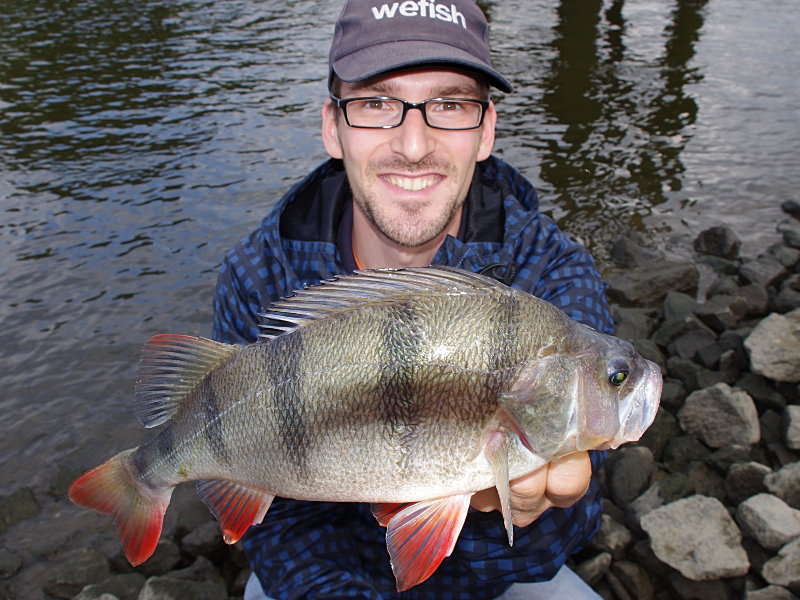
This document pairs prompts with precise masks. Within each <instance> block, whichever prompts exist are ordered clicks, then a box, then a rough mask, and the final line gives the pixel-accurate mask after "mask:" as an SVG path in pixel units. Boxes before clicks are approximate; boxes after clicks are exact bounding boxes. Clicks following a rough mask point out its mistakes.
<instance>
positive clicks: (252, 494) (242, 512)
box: [197, 479, 275, 544]
mask: <svg viewBox="0 0 800 600" xmlns="http://www.w3.org/2000/svg"><path fill="white" fill-rule="evenodd" d="M197 493H198V494H200V498H202V500H203V502H205V503H206V506H208V508H209V509H210V510H211V512H212V513H213V515H214V516H215V517H216V518H217V521H219V527H220V529H221V530H222V538H223V539H224V540H225V543H226V544H235V543H236V542H237V541H239V538H240V537H242V536H243V535H244V532H245V531H247V528H248V527H250V526H251V525H258V524H259V523H261V521H262V520H263V519H264V515H266V514H267V510H269V507H270V504H272V500H273V499H274V498H275V496H274V495H273V494H272V493H270V492H267V491H265V490H255V489H252V488H248V487H245V486H243V485H242V484H239V483H235V482H233V481H227V480H223V479H204V480H201V481H198V482H197Z"/></svg>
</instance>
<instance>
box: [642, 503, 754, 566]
mask: <svg viewBox="0 0 800 600" xmlns="http://www.w3.org/2000/svg"><path fill="white" fill-rule="evenodd" d="M641 525H642V529H644V530H645V531H646V532H647V533H648V535H649V536H650V541H651V546H652V548H653V552H654V553H655V555H656V556H657V557H658V558H659V560H661V561H662V562H664V563H666V564H667V565H669V566H671V567H672V568H674V569H676V570H677V571H679V572H680V573H681V574H682V575H683V576H684V577H687V578H689V579H692V580H694V581H708V580H712V579H720V578H723V577H737V576H739V575H744V574H745V573H747V571H748V570H749V568H750V562H749V561H748V559H747V553H746V552H745V551H744V548H742V544H741V532H740V531H739V528H738V527H737V526H736V523H735V522H734V521H733V519H732V518H731V517H730V515H729V514H728V511H727V510H726V509H725V506H724V505H723V504H722V503H721V502H720V501H719V500H717V499H716V498H708V497H706V496H700V495H695V496H690V497H689V498H684V499H681V500H678V501H676V502H673V503H672V504H667V505H666V506H662V507H660V508H656V509H655V510H653V511H651V512H649V513H647V514H646V515H644V516H643V517H642V519H641Z"/></svg>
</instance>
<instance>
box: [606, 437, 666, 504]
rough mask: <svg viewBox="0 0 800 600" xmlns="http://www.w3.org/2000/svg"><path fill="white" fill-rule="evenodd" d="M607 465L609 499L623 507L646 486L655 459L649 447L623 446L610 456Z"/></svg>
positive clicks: (653, 467)
mask: <svg viewBox="0 0 800 600" xmlns="http://www.w3.org/2000/svg"><path fill="white" fill-rule="evenodd" d="M608 466H609V469H610V471H611V473H610V477H609V479H608V487H609V491H610V493H611V499H612V500H613V501H614V503H615V504H617V505H618V506H620V507H623V508H624V507H625V506H627V505H628V504H629V503H630V502H631V501H632V500H633V499H634V498H636V497H637V496H638V495H639V494H641V493H642V492H643V491H644V490H645V489H646V488H647V486H648V484H649V483H650V477H651V476H652V474H653V471H654V470H655V461H654V460H653V453H652V452H651V451H650V449H649V448H646V447H644V446H624V447H623V448H621V449H619V450H617V452H616V453H615V454H614V455H613V456H612V458H611V459H610V460H609V465H608Z"/></svg>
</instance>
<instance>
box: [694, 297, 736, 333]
mask: <svg viewBox="0 0 800 600" xmlns="http://www.w3.org/2000/svg"><path fill="white" fill-rule="evenodd" d="M747 308H748V306H747V302H746V301H745V300H744V299H743V298H740V297H738V296H728V295H718V296H714V297H712V298H710V299H708V300H707V301H706V302H704V303H703V304H698V305H697V307H696V308H695V310H694V314H696V315H697V316H698V318H699V319H700V320H701V321H702V322H703V323H705V324H706V325H708V326H709V327H711V329H713V330H714V331H717V332H722V331H725V330H726V329H732V328H734V327H735V326H736V324H737V323H738V322H739V321H740V320H741V319H742V318H743V317H744V316H745V314H747Z"/></svg>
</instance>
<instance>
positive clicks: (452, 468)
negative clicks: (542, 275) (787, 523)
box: [70, 268, 661, 589]
mask: <svg viewBox="0 0 800 600" xmlns="http://www.w3.org/2000/svg"><path fill="white" fill-rule="evenodd" d="M266 327H267V328H266V331H267V332H268V333H267V334H266V335H265V336H264V339H263V340H261V341H260V342H259V343H256V344H251V345H246V346H228V345H225V344H219V343H216V342H212V341H210V340H203V339H202V338H191V337H188V336H179V335H169V334H165V335H163V336H155V337H154V338H152V339H151V340H150V341H149V342H148V344H147V345H146V346H145V349H144V351H143V355H142V361H141V364H140V378H139V381H138V383H137V390H136V402H137V416H138V417H139V419H140V420H141V421H142V423H143V424H145V425H146V426H149V427H152V426H155V425H160V424H163V423H166V426H165V427H164V428H163V429H162V430H161V432H160V433H159V434H158V436H157V437H156V438H155V439H153V440H152V441H151V442H149V443H147V444H145V445H143V446H141V447H139V448H138V449H134V450H131V451H126V452H123V453H121V454H119V455H118V456H116V457H113V458H112V459H110V460H109V461H107V462H106V463H104V464H103V465H100V466H99V467H96V468H95V469H93V470H92V471H89V472H88V473H86V474H84V475H83V476H82V477H80V478H79V479H78V480H76V481H75V482H74V483H73V485H72V486H71V487H70V497H71V498H72V499H73V500H75V501H76V502H78V503H79V504H82V505H85V506H89V507H93V508H97V509H98V510H102V511H103V512H109V513H111V514H113V515H114V519H115V523H116V524H117V527H118V529H119V531H120V539H121V540H122V542H123V545H124V547H125V551H126V556H128V558H129V560H131V562H132V563H134V564H138V562H141V561H142V560H144V559H146V558H147V556H149V555H150V553H152V549H153V548H154V547H155V543H156V542H157V539H158V535H159V534H160V528H161V518H162V516H163V511H164V510H165V509H166V505H167V504H168V502H169V496H170V494H171V492H172V489H173V488H174V486H175V485H177V484H179V483H181V482H183V481H189V480H197V481H198V492H199V493H200V495H201V497H202V498H203V500H204V501H205V502H206V503H207V504H208V505H209V507H210V508H211V510H212V512H214V514H215V516H217V518H218V519H219V521H220V525H221V528H222V530H223V535H224V538H225V540H226V541H227V542H229V543H232V542H233V541H236V539H238V538H239V537H240V536H241V535H242V534H243V533H244V531H245V529H246V528H247V526H248V525H250V524H251V523H257V522H259V521H260V520H261V518H263V516H264V514H265V513H266V511H267V510H268V508H269V504H270V502H271V501H272V498H273V496H274V495H281V496H286V497H290V498H295V499H299V500H325V501H342V502H371V503H384V504H385V503H390V504H391V503H409V502H410V503H419V505H420V506H423V505H424V506H428V507H431V510H433V513H431V514H432V515H433V517H431V518H433V519H434V521H435V520H436V519H438V517H436V516H435V515H436V514H438V511H450V510H458V511H459V514H460V515H462V516H461V517H459V518H457V519H455V520H454V521H453V523H454V524H455V525H457V526H458V527H459V528H460V526H461V525H460V523H462V522H463V518H464V517H463V515H465V514H466V512H465V511H466V507H465V505H464V504H463V503H464V501H465V499H466V501H468V498H469V495H470V494H471V493H473V492H475V491H478V490H481V489H485V488H488V487H491V486H493V485H495V486H497V487H498V489H499V490H501V491H503V492H504V494H505V497H507V494H508V479H514V478H516V477H519V476H521V475H524V474H526V473H530V472H532V471H533V470H535V469H536V468H538V467H539V466H541V465H543V464H544V463H545V462H547V461H548V460H553V459H554V458H557V457H559V456H562V455H564V454H568V453H569V452H572V451H575V450H585V449H590V448H595V447H615V446H616V445H619V444H621V443H624V442H625V441H628V440H633V439H638V437H639V436H640V435H641V434H642V432H643V431H644V429H646V427H647V426H649V424H650V423H651V422H652V419H653V417H654V415H655V410H656V408H657V405H658V397H659V396H660V390H661V378H660V371H658V367H657V366H656V365H654V364H653V363H650V362H649V361H646V360H645V359H643V358H642V357H640V356H639V355H638V354H637V353H636V352H635V350H634V349H633V346H631V345H630V344H629V343H627V342H623V341H622V340H618V339H616V338H612V337H611V336H606V335H604V334H601V333H599V332H597V331H594V330H592V329H590V328H588V327H585V326H583V325H580V324H578V323H576V322H575V321H572V320H571V319H569V318H568V317H567V316H566V315H565V314H564V313H563V312H561V311H560V310H558V309H557V308H555V307H553V306H552V305H550V304H548V303H546V302H544V301H542V300H539V299H537V298H534V297H533V296H530V295H528V294H526V293H524V292H520V291H517V290H514V289H512V288H509V287H507V286H505V285H502V284H500V283H498V282H496V281H494V280H491V279H489V278H486V277H483V276H479V275H475V274H470V273H466V272H462V271H459V270H456V269H450V268H427V269H408V270H399V271H376V272H361V273H359V274H357V275H355V276H349V277H348V276H345V277H342V278H341V279H340V280H338V281H336V282H334V283H326V284H324V285H322V286H318V287H314V288H310V289H308V290H305V291H302V292H299V293H298V294H297V296H295V297H293V298H289V299H286V300H284V301H281V302H278V303H276V304H275V305H274V306H273V307H272V308H271V309H270V311H269V312H268V314H267V316H266ZM501 477H502V478H504V479H500V478H501ZM504 494H501V497H503V495H504ZM437 499H439V500H437ZM414 506H416V504H414ZM456 507H457V508H456ZM503 513H504V519H505V523H506V528H507V530H508V531H509V540H510V539H511V535H510V533H511V524H510V523H511V521H510V516H509V510H508V508H507V507H505V506H504V508H503ZM376 514H378V513H376ZM409 514H410V513H407V512H406V511H405V510H401V511H399V512H397V511H390V512H389V513H388V515H389V516H388V517H387V519H388V520H389V526H390V529H391V530H392V531H393V533H392V536H391V538H392V540H393V541H392V542H391V543H390V544H389V551H390V554H392V561H393V563H392V564H393V567H394V566H395V561H399V562H398V565H400V563H402V562H403V561H404V560H405V559H403V558H402V557H401V554H398V552H399V551H398V550H397V544H396V542H395V541H394V540H395V539H396V536H397V535H398V534H397V531H398V529H399V530H402V531H405V530H404V529H403V528H402V527H401V525H400V524H401V523H402V522H405V519H407V518H410V517H409V516H408V515H409ZM415 514H416V513H415ZM381 518H382V517H381ZM425 522H426V523H428V522H429V521H428V520H427V518H426V520H425ZM393 524H395V525H396V526H395V525H393ZM455 525H454V526H455ZM426 527H427V526H426ZM135 528H139V529H141V530H142V531H144V533H142V534H140V533H136V531H135ZM416 529H417V528H416V527H414V528H412V530H416ZM400 535H401V536H404V535H407V534H406V533H402V534H400ZM420 535H422V534H420ZM457 535H458V533H457V531H456V533H455V536H456V537H457ZM437 547H438V546H437ZM437 552H438V551H437ZM443 557H444V554H441V553H440V554H438V555H436V556H433V557H429V560H430V561H433V562H435V563H436V564H438V561H440V560H441V559H442V558H443ZM420 560H422V559H420ZM426 560H428V559H426ZM407 566H408V565H400V566H399V567H398V569H397V570H396V573H397V575H398V586H399V587H400V586H401V585H402V586H403V588H404V589H405V588H406V587H408V585H409V581H411V583H410V585H414V584H415V583H418V580H416V579H414V577H411V579H408V577H407V575H406V573H407V569H406V567H407ZM411 570H412V571H415V570H414V569H411ZM415 572H416V571H415ZM425 572H427V573H429V572H431V571H430V570H428V569H427V568H426V569H425ZM401 580H402V583H401Z"/></svg>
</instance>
